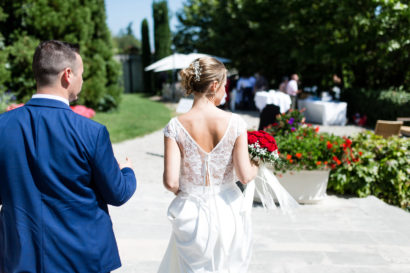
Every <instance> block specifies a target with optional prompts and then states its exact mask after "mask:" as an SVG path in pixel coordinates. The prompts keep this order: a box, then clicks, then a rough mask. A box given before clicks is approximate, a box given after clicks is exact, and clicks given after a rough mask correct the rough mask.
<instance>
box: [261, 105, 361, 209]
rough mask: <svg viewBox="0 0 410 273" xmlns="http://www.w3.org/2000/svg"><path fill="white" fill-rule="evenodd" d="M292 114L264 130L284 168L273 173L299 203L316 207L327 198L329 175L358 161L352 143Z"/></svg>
mask: <svg viewBox="0 0 410 273" xmlns="http://www.w3.org/2000/svg"><path fill="white" fill-rule="evenodd" d="M299 114H300V112H298V111H292V112H289V113H287V114H283V115H281V116H279V117H278V118H277V120H278V122H277V123H275V124H272V125H271V126H268V127H267V128H265V131H266V132H268V133H269V134H271V135H274V136H275V139H276V142H277V145H278V150H279V156H280V158H282V159H283V160H285V161H286V162H287V164H280V165H275V166H274V168H273V169H272V170H273V171H274V172H275V174H276V176H277V177H278V179H279V181H280V183H281V184H282V186H283V187H284V188H285V189H286V190H287V191H288V192H289V193H290V194H291V195H292V196H293V197H294V198H295V199H296V200H297V201H298V202H299V203H316V202H318V201H320V200H322V199H324V198H325V197H326V189H327V183H328V178H329V173H330V171H331V170H332V169H335V168H337V167H338V166H340V165H342V164H351V162H355V161H357V160H358V156H357V155H355V154H354V152H353V150H352V141H351V140H350V139H349V138H346V137H339V136H335V135H331V134H328V133H319V127H313V126H312V125H310V124H305V123H304V122H303V119H302V118H297V117H298V115H299Z"/></svg>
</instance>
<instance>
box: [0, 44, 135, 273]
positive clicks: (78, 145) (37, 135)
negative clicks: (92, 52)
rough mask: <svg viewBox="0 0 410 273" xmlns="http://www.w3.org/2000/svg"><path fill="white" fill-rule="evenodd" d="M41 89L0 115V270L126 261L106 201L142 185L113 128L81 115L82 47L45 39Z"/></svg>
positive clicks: (101, 270) (37, 70) (66, 268)
mask: <svg viewBox="0 0 410 273" xmlns="http://www.w3.org/2000/svg"><path fill="white" fill-rule="evenodd" d="M33 71H34V76H35V79H36V82H37V93H36V94H35V95H34V96H33V97H32V99H31V100H30V101H29V102H28V103H26V105H25V106H23V107H20V108H18V109H15V110H12V111H10V112H7V113H4V114H2V115H0V204H2V208H1V214H0V272H7V273H14V272H51V273H59V272H86V273H91V272H98V273H105V272H109V271H111V270H114V269H116V268H118V267H120V266H121V262H120V258H119V255H118V249H117V245H116V241H115V237H114V233H113V229H112V223H111V219H110V216H109V214H108V208H107V204H110V205H114V206H120V205H122V204H124V203H125V202H126V201H127V200H128V199H129V198H130V197H131V196H132V195H133V193H134V191H135V189H136V179H135V175H134V172H133V170H132V166H131V163H130V162H129V161H128V160H127V163H126V164H125V165H124V166H119V164H118V163H117V161H116V159H115V158H114V155H113V151H112V147H111V142H110V139H109V135H108V132H107V129H106V128H105V127H104V126H103V125H101V124H98V123H96V122H94V121H92V120H89V119H87V118H85V117H82V116H80V115H77V114H75V113H74V112H73V111H72V110H71V109H70V107H69V101H73V100H76V99H77V96H78V94H79V93H80V91H81V86H82V82H83V80H82V73H83V63H82V59H81V56H80V55H79V50H78V47H76V46H75V45H72V44H68V43H64V42H60V41H46V42H43V43H41V44H40V45H39V46H38V47H37V49H36V51H35V54H34V58H33Z"/></svg>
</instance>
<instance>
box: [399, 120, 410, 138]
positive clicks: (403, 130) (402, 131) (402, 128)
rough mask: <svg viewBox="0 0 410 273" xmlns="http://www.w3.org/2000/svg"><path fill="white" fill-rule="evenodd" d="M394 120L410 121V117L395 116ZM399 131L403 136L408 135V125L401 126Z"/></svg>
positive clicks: (409, 135) (409, 129) (409, 128)
mask: <svg viewBox="0 0 410 273" xmlns="http://www.w3.org/2000/svg"><path fill="white" fill-rule="evenodd" d="M396 120H397V121H403V122H410V118H404V117H401V118H397V119H396ZM400 133H401V134H402V135H403V136H408V137H410V126H404V125H403V126H401V129H400Z"/></svg>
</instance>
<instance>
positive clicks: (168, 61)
mask: <svg viewBox="0 0 410 273" xmlns="http://www.w3.org/2000/svg"><path fill="white" fill-rule="evenodd" d="M186 56H187V55H186V54H180V53H174V54H172V55H169V56H168V57H165V58H162V59H161V60H159V61H156V62H155V63H152V64H150V65H149V66H147V67H146V68H145V71H151V70H155V69H157V68H160V67H163V66H169V65H171V66H175V67H177V66H180V65H181V64H180V63H181V62H184V63H185V61H184V60H185V58H186ZM171 69H172V68H171Z"/></svg>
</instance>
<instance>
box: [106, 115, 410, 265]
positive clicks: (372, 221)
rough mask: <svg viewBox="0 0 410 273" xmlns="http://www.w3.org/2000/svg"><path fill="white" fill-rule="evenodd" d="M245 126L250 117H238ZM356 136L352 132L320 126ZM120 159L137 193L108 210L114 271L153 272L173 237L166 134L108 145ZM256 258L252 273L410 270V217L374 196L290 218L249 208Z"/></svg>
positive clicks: (326, 204) (253, 122)
mask: <svg viewBox="0 0 410 273" xmlns="http://www.w3.org/2000/svg"><path fill="white" fill-rule="evenodd" d="M240 114H241V115H242V116H243V118H244V119H245V121H246V122H247V123H248V126H249V128H253V129H255V128H256V127H257V126H258V122H259V121H258V118H257V117H255V116H254V114H253V113H240ZM321 130H322V131H326V130H332V131H333V132H337V134H347V135H350V134H353V133H355V132H357V131H359V130H361V129H360V128H359V129H358V128H356V127H350V126H347V127H343V128H336V127H325V126H322V127H321ZM113 146H114V152H115V154H116V156H117V158H118V159H119V160H120V161H121V160H122V159H124V158H125V156H128V157H129V158H131V160H132V161H133V163H134V170H135V173H136V176H137V179H138V188H137V191H136V193H135V194H134V196H133V197H132V198H131V200H130V201H129V202H128V203H126V204H125V205H124V206H122V207H119V208H117V207H111V208H110V212H111V215H112V220H113V225H114V229H115V233H116V238H117V241H118V245H119V250H120V255H121V258H122V263H123V266H122V267H121V268H120V269H118V270H117V271H115V272H127V273H130V272H139V273H150V272H156V270H157V268H158V266H159V263H160V261H161V259H162V256H163V254H164V252H165V249H166V247H167V243H168V239H169V236H170V232H171V227H170V223H169V222H168V220H167V217H166V211H167V207H168V205H169V203H170V202H171V200H172V198H173V195H172V194H171V193H169V192H167V191H166V190H165V189H164V187H163V186H162V172H163V134H162V131H161V130H159V131H156V132H154V133H152V134H149V135H147V136H144V137H141V138H136V139H133V140H129V141H125V142H122V143H118V144H115V145H113ZM253 226H254V240H255V245H254V254H253V259H252V263H251V266H250V269H249V273H262V272H263V273H269V272H275V273H296V272H297V273H299V272H302V273H336V272H337V273H342V272H343V273H346V272H352V273H358V272H360V273H379V272H380V273H406V272H410V234H409V232H408V230H409V227H410V214H409V213H406V212H404V211H403V210H401V209H398V208H396V207H392V206H389V205H387V204H385V203H384V202H382V201H380V200H378V199H377V198H375V197H368V198H362V199H359V198H344V197H337V196H329V197H328V198H327V199H325V200H324V201H322V202H321V203H319V204H316V205H304V206H302V208H301V209H300V211H299V213H298V215H296V217H295V218H289V217H288V216H284V215H282V214H281V213H280V212H279V211H271V212H267V211H265V210H264V209H263V208H261V207H258V206H257V207H255V208H254V210H253Z"/></svg>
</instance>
